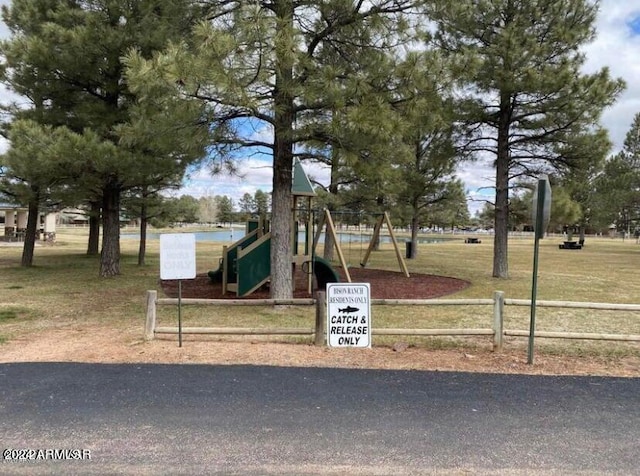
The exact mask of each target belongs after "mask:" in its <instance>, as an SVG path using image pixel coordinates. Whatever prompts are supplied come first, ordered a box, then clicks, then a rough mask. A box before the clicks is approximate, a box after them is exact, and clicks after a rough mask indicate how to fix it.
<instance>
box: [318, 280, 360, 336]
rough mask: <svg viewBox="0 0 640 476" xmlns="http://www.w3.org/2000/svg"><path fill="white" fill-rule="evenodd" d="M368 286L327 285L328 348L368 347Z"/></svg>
mask: <svg viewBox="0 0 640 476" xmlns="http://www.w3.org/2000/svg"><path fill="white" fill-rule="evenodd" d="M370 297H371V289H370V286H369V283H328V284H327V344H328V345H329V347H365V348H366V347H371V299H370Z"/></svg>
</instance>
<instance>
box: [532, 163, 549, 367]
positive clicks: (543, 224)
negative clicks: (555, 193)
mask: <svg viewBox="0 0 640 476" xmlns="http://www.w3.org/2000/svg"><path fill="white" fill-rule="evenodd" d="M532 205H533V207H532V208H533V213H532V215H533V216H532V219H533V224H534V230H535V239H534V245H533V278H532V284H531V318H530V320H529V350H528V355H527V363H528V364H533V341H534V334H535V330H536V295H537V291H538V250H539V248H540V240H541V239H542V238H544V232H545V230H546V229H547V226H549V219H550V218H551V186H550V185H549V178H548V177H547V176H546V175H541V176H540V178H539V179H538V183H537V185H536V189H535V191H534V193H533V204H532Z"/></svg>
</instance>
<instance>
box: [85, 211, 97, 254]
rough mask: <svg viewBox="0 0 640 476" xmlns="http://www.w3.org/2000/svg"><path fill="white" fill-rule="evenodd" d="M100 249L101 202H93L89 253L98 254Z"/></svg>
mask: <svg viewBox="0 0 640 476" xmlns="http://www.w3.org/2000/svg"><path fill="white" fill-rule="evenodd" d="M99 249H100V202H97V201H95V202H91V210H90V211H89V240H88V241H87V255H88V256H97V255H98V253H99Z"/></svg>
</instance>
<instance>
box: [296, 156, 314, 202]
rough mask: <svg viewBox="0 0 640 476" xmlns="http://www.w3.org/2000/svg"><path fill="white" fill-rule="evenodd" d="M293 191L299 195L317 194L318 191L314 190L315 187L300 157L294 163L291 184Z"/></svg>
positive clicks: (310, 195)
mask: <svg viewBox="0 0 640 476" xmlns="http://www.w3.org/2000/svg"><path fill="white" fill-rule="evenodd" d="M291 193H292V194H293V195H298V196H302V195H304V196H308V197H315V196H316V193H315V192H314V191H313V187H312V186H311V181H310V180H309V177H307V174H306V173H305V171H304V169H303V168H302V164H301V163H300V160H299V159H296V161H295V163H294V164H293V184H292V185H291Z"/></svg>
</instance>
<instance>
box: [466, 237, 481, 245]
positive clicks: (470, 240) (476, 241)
mask: <svg viewBox="0 0 640 476" xmlns="http://www.w3.org/2000/svg"><path fill="white" fill-rule="evenodd" d="M464 242H465V243H473V244H479V243H482V241H480V240H479V239H478V238H465V240H464Z"/></svg>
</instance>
